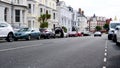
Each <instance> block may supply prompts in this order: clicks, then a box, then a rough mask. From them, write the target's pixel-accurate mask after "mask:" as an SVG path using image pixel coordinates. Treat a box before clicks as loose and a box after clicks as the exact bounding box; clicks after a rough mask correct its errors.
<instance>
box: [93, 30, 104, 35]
mask: <svg viewBox="0 0 120 68" xmlns="http://www.w3.org/2000/svg"><path fill="white" fill-rule="evenodd" d="M94 36H102V33H101V32H100V31H96V32H95V33H94Z"/></svg>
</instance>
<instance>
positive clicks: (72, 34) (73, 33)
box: [69, 31, 78, 37]
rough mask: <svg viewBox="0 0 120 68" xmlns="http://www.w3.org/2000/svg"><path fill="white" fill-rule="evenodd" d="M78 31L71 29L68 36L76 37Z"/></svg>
mask: <svg viewBox="0 0 120 68" xmlns="http://www.w3.org/2000/svg"><path fill="white" fill-rule="evenodd" d="M77 36H78V33H77V32H76V31H72V32H70V33H69V37H77Z"/></svg>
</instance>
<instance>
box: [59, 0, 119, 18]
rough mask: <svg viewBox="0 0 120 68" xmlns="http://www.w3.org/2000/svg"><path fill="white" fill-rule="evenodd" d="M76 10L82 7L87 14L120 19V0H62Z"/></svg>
mask: <svg viewBox="0 0 120 68" xmlns="http://www.w3.org/2000/svg"><path fill="white" fill-rule="evenodd" d="M60 1H65V3H66V5H67V6H71V7H73V8H74V9H75V10H78V8H81V9H82V10H84V13H85V15H86V16H93V14H95V15H96V16H104V17H107V18H115V16H116V17H117V19H120V0H60Z"/></svg>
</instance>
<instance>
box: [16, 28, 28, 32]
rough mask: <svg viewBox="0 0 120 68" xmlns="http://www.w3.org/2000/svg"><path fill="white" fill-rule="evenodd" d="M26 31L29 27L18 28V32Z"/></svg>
mask: <svg viewBox="0 0 120 68" xmlns="http://www.w3.org/2000/svg"><path fill="white" fill-rule="evenodd" d="M26 31H30V29H29V28H22V29H20V30H18V32H26Z"/></svg>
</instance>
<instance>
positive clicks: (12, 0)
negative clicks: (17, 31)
mask: <svg viewBox="0 0 120 68" xmlns="http://www.w3.org/2000/svg"><path fill="white" fill-rule="evenodd" d="M13 7H14V5H13V0H11V25H12V27H13V28H14V23H13V10H14V9H13Z"/></svg>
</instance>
